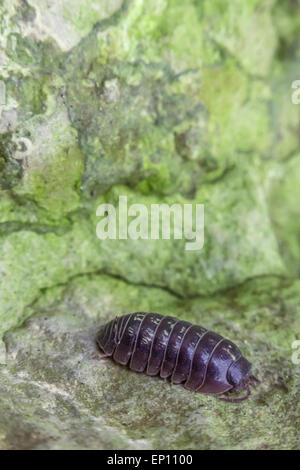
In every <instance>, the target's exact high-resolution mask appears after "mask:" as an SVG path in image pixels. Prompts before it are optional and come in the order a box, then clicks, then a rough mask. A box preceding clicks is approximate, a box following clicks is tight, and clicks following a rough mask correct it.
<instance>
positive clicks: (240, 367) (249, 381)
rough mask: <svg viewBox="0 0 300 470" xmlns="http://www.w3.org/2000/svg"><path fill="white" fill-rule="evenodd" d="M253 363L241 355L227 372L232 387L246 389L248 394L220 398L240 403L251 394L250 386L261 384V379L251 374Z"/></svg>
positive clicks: (238, 389) (239, 389) (236, 389)
mask: <svg viewBox="0 0 300 470" xmlns="http://www.w3.org/2000/svg"><path fill="white" fill-rule="evenodd" d="M250 372H251V364H250V362H249V361H247V359H245V358H244V357H243V356H241V357H240V358H239V359H238V360H237V361H235V362H233V364H231V366H230V367H229V369H228V372H227V380H228V382H229V383H230V384H231V385H232V389H233V390H235V391H241V390H246V392H247V393H246V395H245V396H242V397H239V398H230V397H226V398H220V400H223V401H230V402H232V403H238V402H241V401H244V400H247V398H248V397H249V396H250V395H251V390H250V387H256V386H257V385H258V384H260V381H259V380H258V379H257V378H256V377H254V376H253V375H251V373H250Z"/></svg>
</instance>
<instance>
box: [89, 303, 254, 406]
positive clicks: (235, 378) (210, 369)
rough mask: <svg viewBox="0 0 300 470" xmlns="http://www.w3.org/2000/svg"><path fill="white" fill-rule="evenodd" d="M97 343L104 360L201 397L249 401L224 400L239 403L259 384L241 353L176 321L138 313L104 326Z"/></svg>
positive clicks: (220, 339)
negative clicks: (233, 394) (241, 393)
mask: <svg viewBox="0 0 300 470" xmlns="http://www.w3.org/2000/svg"><path fill="white" fill-rule="evenodd" d="M96 342H97V344H98V346H99V348H100V349H101V350H102V351H103V354H102V355H101V356H100V357H112V358H113V360H114V361H115V362H117V363H118V364H121V365H124V366H125V365H127V366H129V368H130V369H132V370H134V371H136V372H144V373H146V374H147V375H153V376H154V375H158V374H159V375H160V377H162V378H165V379H167V378H170V379H171V382H172V383H173V384H183V385H184V386H185V387H186V388H187V389H190V390H194V391H196V392H200V393H209V394H217V395H221V394H226V393H227V392H229V391H233V390H234V391H241V390H245V391H246V395H244V396H242V397H235V398H231V397H229V396H227V395H225V396H224V397H220V399H221V400H224V401H230V402H240V401H243V400H246V399H247V398H248V397H249V395H250V394H251V390H250V387H251V386H255V385H256V384H257V383H260V382H259V380H258V379H257V378H256V377H254V376H252V375H251V372H250V371H251V364H250V362H249V361H247V359H245V358H244V357H243V355H242V353H241V352H240V350H239V349H238V347H237V346H236V345H235V344H234V343H232V342H231V341H229V340H228V339H225V338H223V337H222V336H220V335H218V334H217V333H214V332H212V331H208V330H206V329H205V328H203V327H202V326H198V325H193V324H191V323H189V322H187V321H183V320H179V319H177V318H175V317H170V316H163V315H160V314H158V313H145V312H136V313H131V314H129V315H123V316H121V317H116V318H115V319H114V320H112V321H110V322H108V323H106V324H105V325H103V326H101V328H100V330H99V332H98V333H97V336H96Z"/></svg>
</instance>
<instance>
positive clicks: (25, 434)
mask: <svg viewBox="0 0 300 470" xmlns="http://www.w3.org/2000/svg"><path fill="white" fill-rule="evenodd" d="M298 3H299V2H298V1H297V2H292V1H287V2H282V1H280V0H277V1H276V0H265V1H263V2H261V1H258V0H251V1H248V2H242V1H241V0H234V1H232V2H230V3H228V5H227V4H224V2H221V1H220V0H204V1H202V2H197V1H194V0H186V1H185V2H182V1H180V0H172V1H171V0H150V1H149V0H138V1H130V0H123V1H121V0H114V1H109V2H108V1H106V0H101V1H98V2H96V3H95V2H90V1H88V2H87V1H84V0H76V1H74V2H73V1H72V2H71V1H69V0H64V1H63V2H58V1H56V0H55V1H54V2H52V4H51V6H49V5H48V2H45V1H39V2H38V1H36V0H27V1H24V2H19V1H17V0H0V32H1V35H0V36H1V37H0V337H1V338H2V337H3V338H4V341H5V343H3V342H2V343H0V376H1V380H0V447H3V448H64V447H67V448H97V447H98V448H116V449H118V448H119V449H121V448H129V449H134V448H149V447H150V448H158V447H165V448H169V449H172V448H186V449H190V448H193V449H194V448H195V449H196V448H299V447H300V446H299V367H298V366H297V365H295V364H293V363H292V361H291V355H292V350H291V344H292V343H293V341H295V340H296V339H297V335H299V334H300V318H299V300H300V299H299V292H300V286H299V281H298V278H299V259H300V245H299V233H300V226H299V221H300V217H299V216H300V212H299V204H298V199H299V198H297V195H298V193H299V188H298V180H299V178H298V175H299V168H300V165H299V129H300V105H299V106H296V105H293V104H292V103H291V99H290V93H291V83H292V81H293V80H295V79H297V78H298V79H299V77H298V76H297V73H298V70H297V67H296V65H295V64H296V63H297V60H298V59H299V50H300V49H299V32H300V29H299V19H298V17H297V15H296V11H297V8H298V7H299V5H298ZM54 20H55V21H54ZM57 24H59V25H60V27H59V28H58V27H57ZM120 195H126V196H127V198H128V201H129V203H143V204H145V206H146V207H150V205H151V204H158V203H163V202H164V203H167V204H169V205H172V204H174V203H179V204H180V205H181V206H183V204H185V203H191V204H193V205H195V204H197V203H198V204H204V205H205V242H204V247H203V250H201V251H200V252H197V253H196V254H195V253H189V252H187V251H186V250H185V249H184V245H185V240H173V239H171V240H137V241H133V240H130V239H129V240H98V239H97V236H96V226H97V222H98V218H97V217H96V209H97V207H98V205H99V204H102V203H105V202H107V203H113V204H116V203H117V200H118V198H119V196H120ZM134 310H145V311H151V310H153V311H158V312H160V313H163V314H174V315H175V314H176V315H178V316H179V317H180V318H184V319H186V320H190V321H194V322H196V323H201V324H204V325H205V326H207V327H209V328H211V329H214V330H217V331H218V332H220V333H221V334H224V335H225V336H227V337H229V338H232V339H233V340H236V341H237V343H239V342H240V345H241V347H242V349H244V351H245V353H247V354H248V355H249V357H250V358H251V360H252V362H253V363H254V364H255V367H256V368H257V372H258V375H259V374H261V377H262V378H263V384H262V386H261V388H260V389H259V390H258V391H257V393H256V394H255V395H254V397H253V400H251V401H249V402H248V403H247V404H246V405H245V407H243V408H231V407H228V406H226V405H224V404H221V403H220V402H217V401H215V399H212V398H211V397H199V396H197V395H195V394H190V393H189V392H187V391H186V390H184V389H181V388H177V387H175V388H174V387H171V386H170V385H169V384H167V383H164V382H161V381H159V380H156V379H153V380H151V379H150V378H147V377H146V378H142V377H141V376H139V375H137V374H136V375H133V374H130V379H129V378H128V373H127V371H126V370H123V369H120V368H118V367H116V366H114V365H112V364H110V363H107V362H104V363H97V362H95V361H93V360H92V359H91V358H90V356H89V354H90V352H92V350H93V347H94V346H93V341H92V338H93V333H94V331H95V328H97V325H98V324H99V323H101V322H104V321H106V320H107V319H109V318H112V316H113V315H114V314H115V313H117V314H121V313H128V312H130V311H134ZM38 395H39V396H40V401H38V400H36V397H37V396H38ZM16 402H18V404H19V405H18V406H19V407H18V409H17V410H15V409H14V403H16ZM162 402H163V403H167V405H168V406H167V407H166V406H164V410H162V407H161V403H162ZM121 403H122V404H125V408H126V412H127V414H126V416H125V413H124V408H122V406H123V405H122V404H121ZM117 417H118V418H117ZM62 430H64V433H63V434H64V436H62ZM66 430H67V431H66ZM83 430H84V432H83ZM166 430H167V432H166ZM162 435H165V437H164V439H163V440H162V438H161V436H162Z"/></svg>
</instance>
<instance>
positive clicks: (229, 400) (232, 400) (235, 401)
mask: <svg viewBox="0 0 300 470" xmlns="http://www.w3.org/2000/svg"><path fill="white" fill-rule="evenodd" d="M246 390H247V394H246V395H245V396H244V397H237V398H229V397H218V398H219V400H222V401H227V402H229V403H240V402H241V401H244V400H247V399H248V398H249V396H250V395H251V390H250V387H249V385H248V386H247V387H246Z"/></svg>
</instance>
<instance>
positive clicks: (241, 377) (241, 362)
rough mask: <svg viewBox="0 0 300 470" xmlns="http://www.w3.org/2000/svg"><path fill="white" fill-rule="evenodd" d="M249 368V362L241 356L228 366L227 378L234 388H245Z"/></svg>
mask: <svg viewBox="0 0 300 470" xmlns="http://www.w3.org/2000/svg"><path fill="white" fill-rule="evenodd" d="M250 370H251V364H250V362H249V361H247V359H245V358H244V357H243V356H241V357H240V358H239V359H238V360H237V361H235V362H233V364H231V366H230V367H229V369H228V372H227V380H228V382H229V383H230V384H231V385H232V386H233V388H234V389H235V390H245V389H246V388H247V384H248V382H249V377H250Z"/></svg>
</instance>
